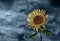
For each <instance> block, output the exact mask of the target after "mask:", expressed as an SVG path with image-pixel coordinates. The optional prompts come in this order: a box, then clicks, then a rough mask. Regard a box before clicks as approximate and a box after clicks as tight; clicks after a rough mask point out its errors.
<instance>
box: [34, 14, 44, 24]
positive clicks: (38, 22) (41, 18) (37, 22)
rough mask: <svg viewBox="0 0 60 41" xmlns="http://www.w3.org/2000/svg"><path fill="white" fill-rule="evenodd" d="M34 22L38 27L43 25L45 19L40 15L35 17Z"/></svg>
mask: <svg viewBox="0 0 60 41" xmlns="http://www.w3.org/2000/svg"><path fill="white" fill-rule="evenodd" d="M33 22H34V24H36V25H38V24H41V23H42V22H43V17H42V16H39V15H38V16H36V17H34V20H33Z"/></svg>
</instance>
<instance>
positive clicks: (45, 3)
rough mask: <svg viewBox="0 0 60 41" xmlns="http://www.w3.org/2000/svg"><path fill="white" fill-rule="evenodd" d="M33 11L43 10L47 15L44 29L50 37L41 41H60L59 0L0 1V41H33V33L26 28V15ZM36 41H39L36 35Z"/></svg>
mask: <svg viewBox="0 0 60 41" xmlns="http://www.w3.org/2000/svg"><path fill="white" fill-rule="evenodd" d="M34 9H44V10H46V14H48V23H47V24H46V27H47V29H48V30H50V31H52V33H53V34H52V36H50V37H47V36H46V35H44V36H43V41H60V1H59V0H0V41H33V40H30V39H29V38H28V37H29V36H30V35H32V34H33V33H34V31H33V30H31V29H29V28H28V27H27V21H26V19H27V15H28V13H29V12H31V11H33V10H34ZM37 37H38V38H37V39H36V41H40V37H39V34H37Z"/></svg>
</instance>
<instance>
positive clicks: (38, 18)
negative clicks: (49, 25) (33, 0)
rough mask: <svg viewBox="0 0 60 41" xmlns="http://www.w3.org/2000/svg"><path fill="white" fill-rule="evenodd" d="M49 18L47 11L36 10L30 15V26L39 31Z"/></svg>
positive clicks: (28, 19)
mask: <svg viewBox="0 0 60 41" xmlns="http://www.w3.org/2000/svg"><path fill="white" fill-rule="evenodd" d="M47 18H48V15H46V13H45V10H40V9H37V10H34V11H32V12H31V13H29V14H28V18H27V21H28V25H29V26H30V27H32V28H34V30H36V31H38V29H39V28H40V27H41V26H45V24H46V22H47Z"/></svg>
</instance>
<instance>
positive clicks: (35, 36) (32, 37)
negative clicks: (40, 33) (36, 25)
mask: <svg viewBox="0 0 60 41" xmlns="http://www.w3.org/2000/svg"><path fill="white" fill-rule="evenodd" d="M29 38H30V39H33V40H35V39H36V38H37V33H34V34H33V35H31V36H30V37H29Z"/></svg>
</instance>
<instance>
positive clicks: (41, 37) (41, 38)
mask: <svg viewBox="0 0 60 41" xmlns="http://www.w3.org/2000/svg"><path fill="white" fill-rule="evenodd" d="M40 41H42V33H40Z"/></svg>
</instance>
